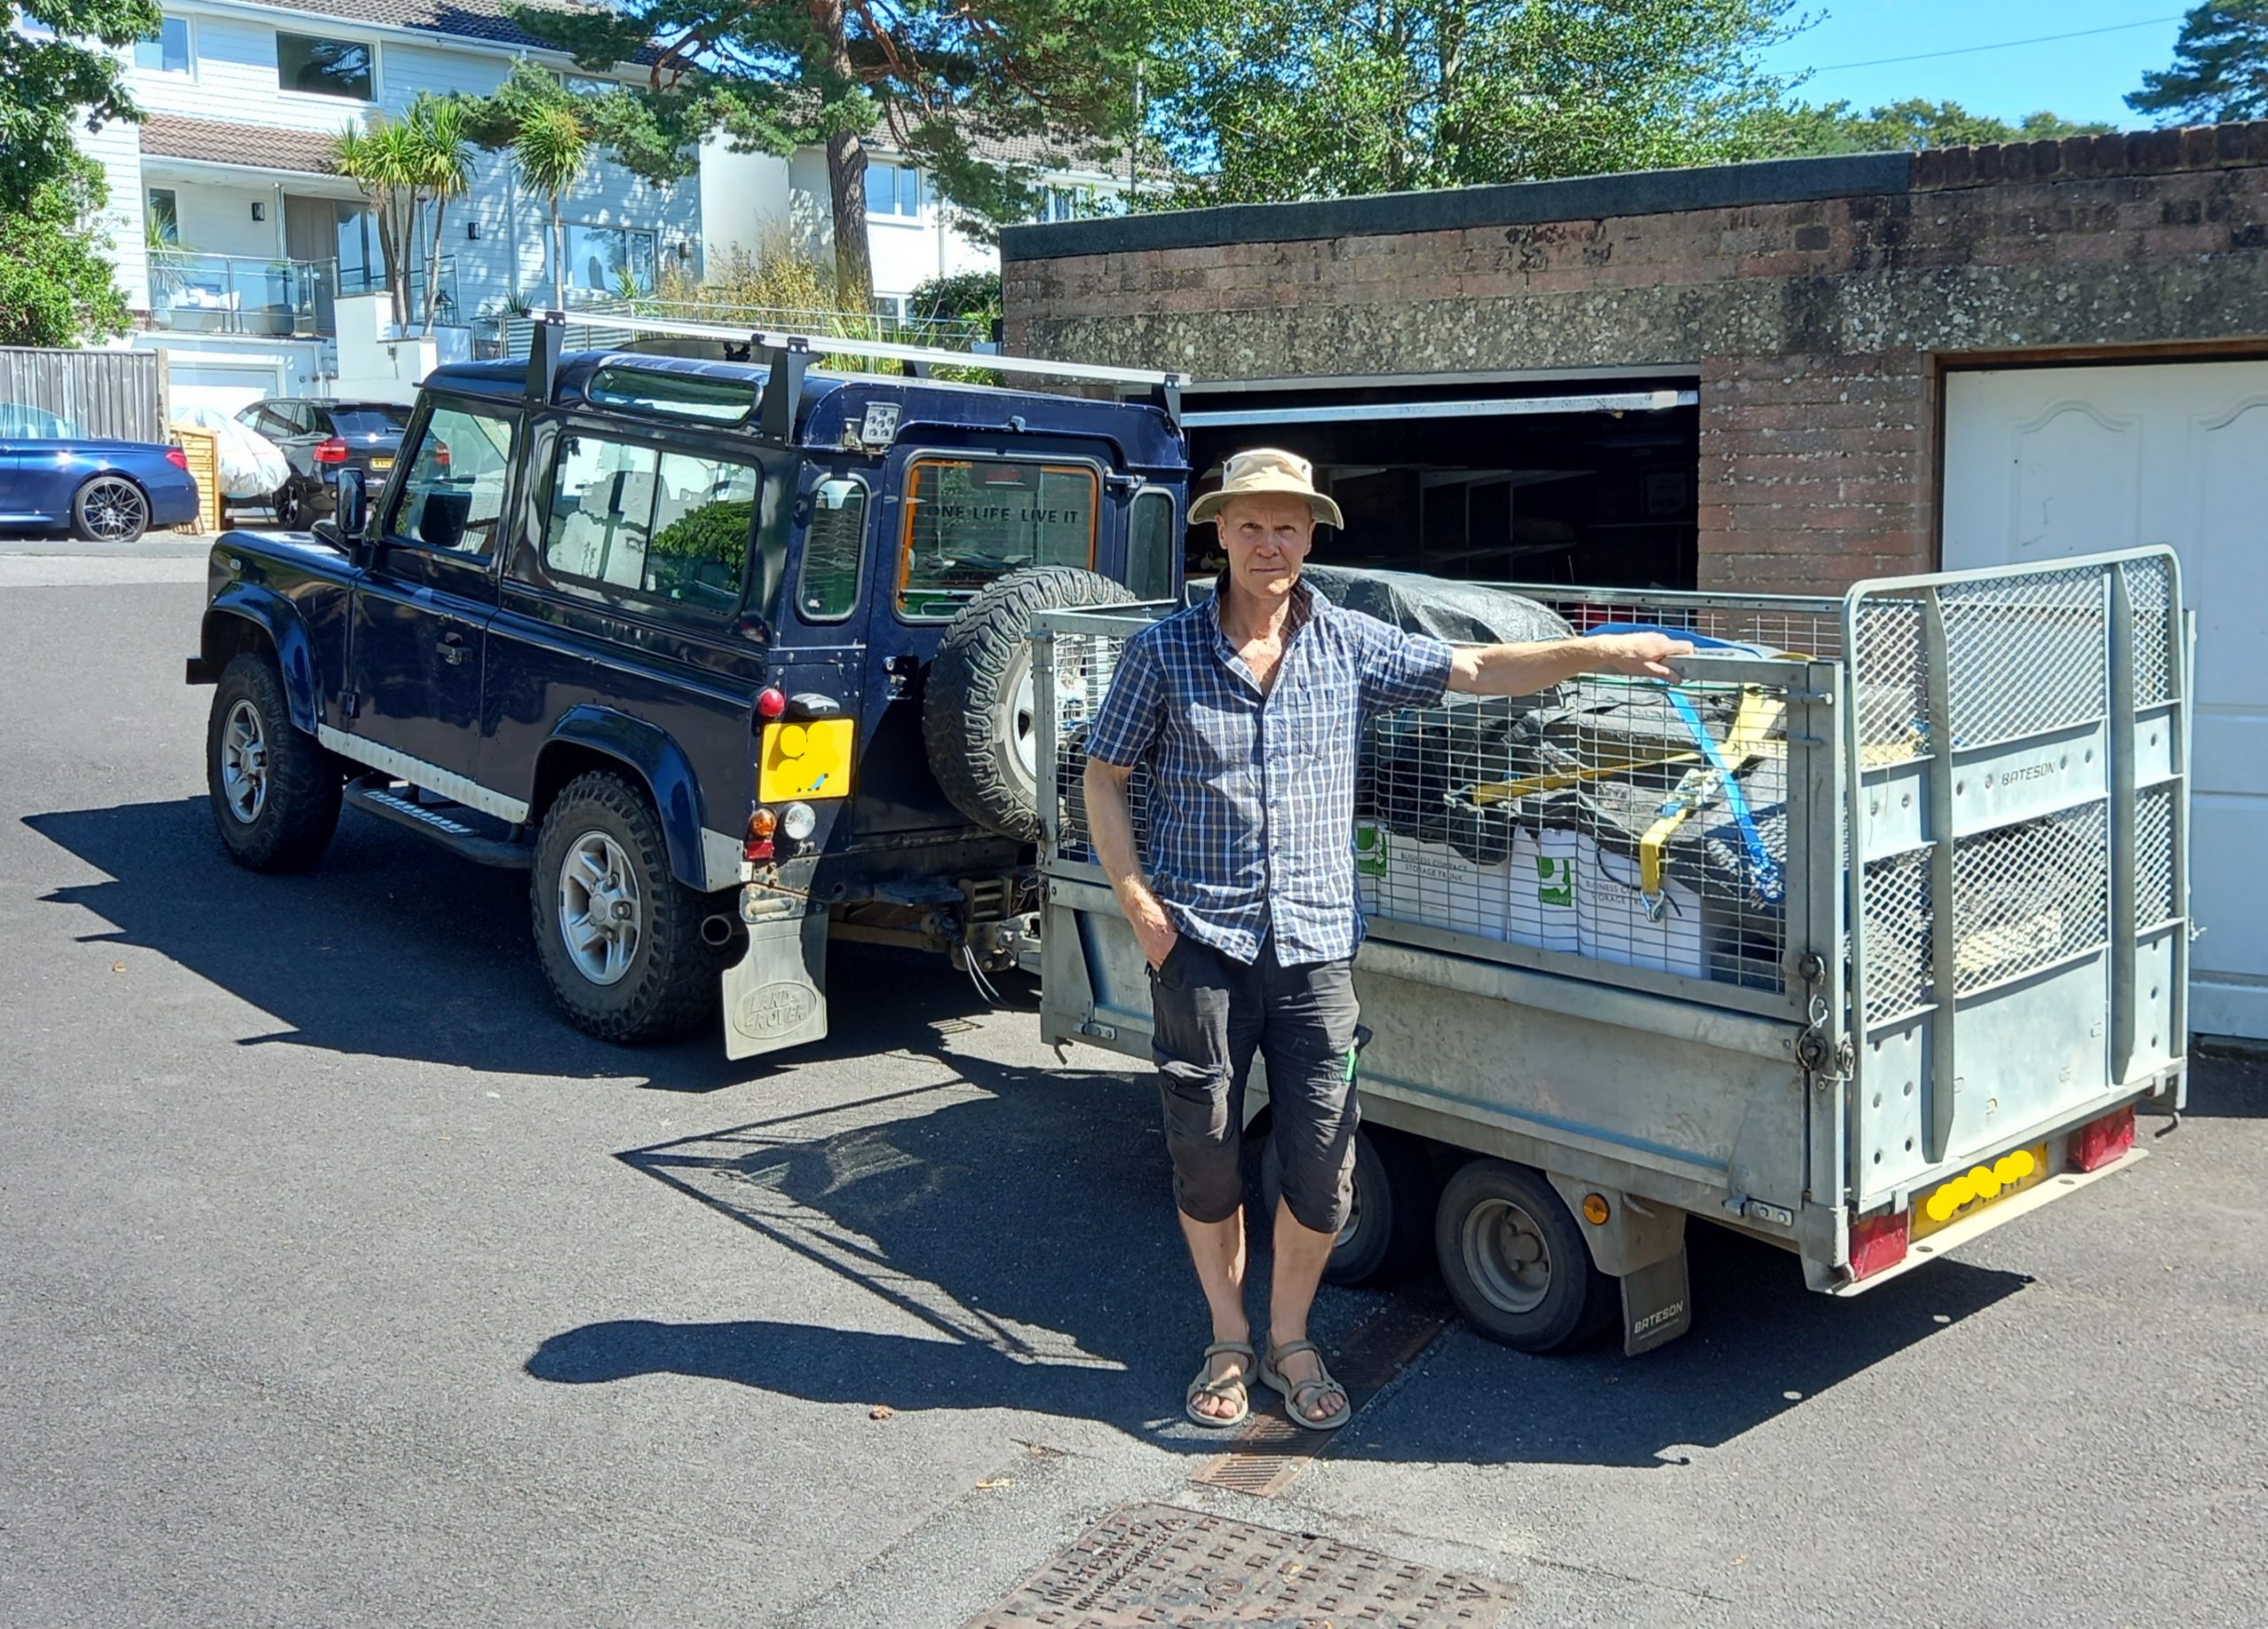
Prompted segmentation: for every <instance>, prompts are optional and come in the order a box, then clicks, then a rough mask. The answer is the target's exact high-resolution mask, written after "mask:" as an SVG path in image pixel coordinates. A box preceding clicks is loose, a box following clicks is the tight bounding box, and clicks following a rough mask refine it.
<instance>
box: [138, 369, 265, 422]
mask: <svg viewBox="0 0 2268 1629" xmlns="http://www.w3.org/2000/svg"><path fill="white" fill-rule="evenodd" d="M168 360H169V361H170V359H168ZM166 392H167V404H168V406H169V407H170V408H171V410H172V411H173V412H175V413H179V412H181V411H182V410H183V409H184V408H187V407H213V408H217V409H218V410H219V411H221V412H222V413H226V414H230V415H233V414H234V413H235V412H236V410H237V408H239V407H248V406H250V405H251V404H252V403H253V402H255V401H259V400H260V399H263V398H265V397H268V396H281V395H283V382H282V379H281V377H280V376H279V374H278V371H277V369H276V365H275V364H274V363H273V362H184V361H173V362H172V365H171V366H170V367H169V368H167V371H166Z"/></svg>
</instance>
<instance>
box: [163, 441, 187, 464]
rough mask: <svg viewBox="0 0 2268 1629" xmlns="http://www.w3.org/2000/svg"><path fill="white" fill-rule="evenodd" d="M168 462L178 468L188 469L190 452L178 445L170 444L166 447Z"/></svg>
mask: <svg viewBox="0 0 2268 1629" xmlns="http://www.w3.org/2000/svg"><path fill="white" fill-rule="evenodd" d="M166 462H167V463H169V464H171V465H172V466H173V467H174V468H175V469H182V470H186V469H188V468H189V454H187V453H184V452H183V451H182V450H181V448H179V447H177V446H169V447H167V449H166Z"/></svg>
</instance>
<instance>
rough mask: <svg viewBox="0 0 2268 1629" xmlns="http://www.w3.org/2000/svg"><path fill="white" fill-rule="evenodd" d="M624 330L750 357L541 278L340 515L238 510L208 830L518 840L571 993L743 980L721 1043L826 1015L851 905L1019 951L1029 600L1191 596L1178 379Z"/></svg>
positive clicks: (997, 962)
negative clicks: (592, 318)
mask: <svg viewBox="0 0 2268 1629" xmlns="http://www.w3.org/2000/svg"><path fill="white" fill-rule="evenodd" d="M608 321H609V323H610V325H612V324H613V323H614V322H615V320H614V319H612V318H610V319H608ZM625 326H628V327H631V328H633V329H635V330H639V331H640V333H641V336H643V335H646V334H649V333H651V332H656V331H658V332H660V333H662V334H664V335H665V336H666V337H665V338H664V339H663V340H661V341H659V342H656V341H654V340H652V339H650V338H642V337H641V341H640V343H641V344H644V345H647V346H648V347H649V351H650V350H651V349H656V348H660V347H661V346H663V345H666V346H668V347H671V348H673V349H676V350H679V351H685V350H703V349H705V350H707V351H708V352H710V353H712V354H718V353H721V354H724V355H727V356H733V355H738V356H753V357H756V358H758V359H760V360H759V361H755V362H750V361H709V360H704V359H703V358H701V357H698V356H688V355H681V354H680V355H659V354H651V353H649V352H647V351H605V352H584V353H576V354H572V355H563V354H562V353H561V349H562V347H561V345H560V336H561V334H562V332H563V322H562V320H561V319H560V318H558V317H557V316H556V315H555V314H554V315H552V316H550V317H548V318H547V319H545V320H543V321H540V322H538V323H537V324H535V326H534V338H533V344H532V350H531V353H530V356H529V358H528V360H527V361H526V363H525V364H524V365H523V364H521V363H519V362H514V361H497V362H475V363H466V364H460V365H454V366H451V367H446V368H439V369H437V370H436V371H435V372H434V373H433V374H432V375H431V376H430V377H429V378H428V379H427V380H426V381H425V384H424V386H423V389H422V391H421V392H420V394H419V397H418V401H417V407H416V415H415V416H414V418H413V420H412V422H411V423H410V426H409V429H408V432H407V434H406V435H405V436H404V438H403V443H402V453H401V456H400V459H399V460H398V461H397V462H396V464H395V467H394V469H393V470H392V474H391V476H390V477H389V478H388V480H387V482H386V485H385V487H384V491H383V493H381V494H380V495H379V496H378V498H377V503H376V505H375V507H372V506H369V505H368V504H366V503H365V501H364V494H363V493H361V489H360V486H359V484H356V483H353V482H349V483H348V485H346V488H345V489H344V490H343V491H342V493H341V502H340V506H339V514H338V520H337V522H336V523H330V522H326V523H322V524H318V525H317V526H316V528H315V530H314V531H313V532H291V533H252V532H245V531H231V532H229V533H227V534H225V535H224V536H222V537H221V539H219V540H218V542H217V543H216V544H215V545H214V549H213V553H212V559H211V578H210V593H209V603H208V605H207V607H206V611H205V615H204V621H203V625H202V628H201V630H200V632H199V636H198V652H197V655H195V656H193V657H192V658H190V662H189V664H188V678H189V680H190V683H192V684H214V685H217V686H218V691H217V693H216V694H215V695H214V702H213V708H212V714H211V722H210V725H209V727H208V730H207V739H206V770H207V777H208V781H209V785H210V790H211V799H212V805H213V818H214V824H215V826H217V827H218V829H219V832H220V836H221V842H222V843H223V844H224V845H225V846H226V848H227V849H228V851H229V854H230V855H231V856H232V857H234V858H235V859H236V860H237V862H238V863H239V864H241V865H245V866H246V867H248V868H250V869H252V870H254V871H286V870H294V869H302V868H305V867H307V866H311V865H314V864H315V862H316V860H317V859H318V858H319V857H321V855H322V852H323V849H324V848H325V846H326V844H327V843H328V842H329V841H330V836H331V834H332V831H333V828H334V826H336V824H337V821H338V811H339V809H340V807H341V806H342V803H352V804H354V805H357V806H359V807H361V809H363V810H364V811H368V812H369V813H371V814H375V815H377V816H380V817H382V818H386V819H390V820H393V821H395V822H397V823H400V824H401V825H404V826H408V827H409V828H410V829H412V830H414V831H417V832H421V833H423V834H425V835H426V836H428V837H430V838H432V839H434V840H436V841H438V842H441V843H442V844H443V845H445V846H447V847H448V848H452V849H455V850H456V851H457V852H458V853H459V854H460V855H462V856H463V857H468V858H470V859H473V860H476V861H479V862H481V863H484V864H487V865H502V866H511V867H517V868H519V869H524V870H527V871H529V872H530V873H532V880H531V886H530V906H531V912H532V922H533V927H534V933H535V941H536V949H537V953H538V956H539V958H540V961H541V964H542V966H543V970H544V973H545V974H546V976H547V977H548V980H549V981H550V983H551V987H552V989H553V990H554V992H555V994H556V996H557V997H558V1000H559V1004H560V1005H561V1006H562V1007H563V1009H564V1010H565V1012H567V1014H568V1016H569V1017H570V1018H571V1020H573V1021H574V1022H575V1023H576V1024H578V1025H579V1026H580V1027H581V1028H584V1029H586V1030H588V1031H589V1032H591V1033H592V1034H594V1035H597V1036H603V1037H605V1038H608V1039H610V1040H620V1041H634V1040H641V1039H645V1038H649V1037H654V1036H663V1035H667V1034H671V1033H674V1032H678V1031H681V1030H683V1029H685V1028H689V1027H691V1026H692V1025H694V1024H695V1023H697V1022H698V1021H699V1020H701V1018H702V1017H703V1014H705V1013H706V1012H708V1011H710V1010H711V1004H712V1003H713V1002H714V1001H715V1000H716V999H717V993H716V981H717V980H718V977H719V975H720V974H721V977H722V982H723V996H724V1012H725V1034H726V1051H728V1052H729V1053H730V1055H732V1056H733V1057H735V1058H743V1057H750V1056H753V1055H756V1054H757V1053H762V1052H767V1051H774V1050H777V1049H778V1048H781V1047H783V1046H788V1045H791V1044H794V1043H799V1042H803V1041H808V1040H813V1039H816V1038H818V1037H819V1036H823V1035H825V1034H826V1033H827V998H826V989H827V983H826V943H827V938H828V936H829V935H830V931H831V932H832V934H833V935H835V936H839V937H846V938H860V939H869V940H880V941H883V942H897V943H906V944H918V945H921V946H925V947H928V948H930V949H934V950H943V951H945V952H947V953H949V954H951V955H952V956H953V957H954V958H956V959H957V960H959V961H961V962H962V963H963V964H964V965H966V966H970V967H972V968H974V969H976V970H978V971H979V973H980V974H981V973H982V971H983V970H988V969H998V968H1002V967H1006V966H1011V965H1013V964H1014V962H1015V960H1016V959H1017V958H1018V952H1019V950H1020V949H1021V948H1022V947H1024V946H1025V945H1027V944H1028V943H1029V938H1030V935H1032V933H1033V932H1034V930H1035V928H1036V924H1037V908H1038V900H1037V891H1036V880H1035V878H1036V873H1035V871H1034V867H1033V847H1032V845H1033V842H1034V841H1035V839H1036V838H1037V835H1038V818H1037V807H1038V798H1037V783H1036V780H1035V775H1036V771H1035V767H1034V757H1033V750H1034V713H1033V696H1032V677H1031V675H1032V658H1031V647H1030V644H1029V639H1028V637H1027V636H1028V632H1029V623H1030V618H1031V616H1032V614H1033V613H1034V612H1035V611H1037V610H1038V609H1044V608H1048V607H1079V606H1100V605H1107V604H1121V603H1125V602H1128V601H1164V600H1169V599H1172V598H1174V597H1175V596H1176V595H1177V593H1179V591H1180V587H1181V581H1180V574H1181V536H1182V516H1183V513H1184V499H1185V493H1186V486H1187V479H1188V470H1187V468H1186V462H1187V461H1186V452H1185V443H1184V440H1183V438H1182V435H1181V432H1180V431H1179V428H1178V426H1177V413H1178V401H1177V396H1178V389H1177V387H1178V383H1179V381H1178V380H1177V378H1176V377H1175V376H1170V375H1158V374H1137V373H1135V372H1133V371H1132V370H1126V369H1113V368H1093V367H1076V366H1073V365H1070V364H1063V363H1053V362H1048V363H1034V362H1030V361H1023V360H1021V359H1014V358H995V357H983V358H975V359H971V358H968V357H962V356H953V355H950V354H947V353H929V352H922V351H919V350H915V349H913V348H911V347H897V346H890V345H874V344H858V343H853V342H843V341H835V340H818V341H806V340H804V339H802V338H799V337H781V336H773V335H762V334H759V335H753V336H751V335H747V334H742V333H740V332H738V331H737V330H718V329H711V328H703V327H702V326H700V325H697V324H683V323H644V322H631V323H625ZM822 349H824V350H828V351H843V352H850V353H866V354H870V355H877V356H882V357H886V358H896V359H897V360H899V361H903V362H905V364H906V370H905V376H882V375H874V374H841V375H834V374H827V373H822V372H819V371H816V370H811V369H809V368H808V364H810V363H811V362H812V361H814V360H815V358H816V356H817V354H818V353H819V351H820V350H822ZM942 362H957V363H959V364H960V365H963V366H968V365H971V364H972V363H974V365H977V366H983V367H988V368H1000V369H1002V370H1004V371H1022V372H1044V373H1047V374H1052V375H1057V376H1068V377H1074V378H1080V377H1084V378H1088V379H1098V380H1102V381H1105V382H1107V383H1111V384H1121V385H1123V384H1141V385H1146V386H1147V387H1149V388H1150V390H1151V392H1152V394H1153V398H1154V399H1153V401H1151V402H1147V403H1145V402H1138V401H1122V400H1094V399H1084V398H1080V397H1074V396H1065V395H1051V394H1045V393H1041V392H1033V391H1021V390H1009V389H1002V388H995V387H990V386H979V385H969V384H948V383H944V382H941V381H937V380H936V379H934V378H931V377H929V376H927V368H928V365H929V364H931V363H942Z"/></svg>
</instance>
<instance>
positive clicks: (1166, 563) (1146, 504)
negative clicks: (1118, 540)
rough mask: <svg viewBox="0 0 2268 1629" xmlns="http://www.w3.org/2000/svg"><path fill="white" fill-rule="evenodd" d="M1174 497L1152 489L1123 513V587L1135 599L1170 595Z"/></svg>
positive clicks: (1154, 488)
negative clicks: (1124, 548) (1124, 529)
mask: <svg viewBox="0 0 2268 1629" xmlns="http://www.w3.org/2000/svg"><path fill="white" fill-rule="evenodd" d="M1175 540H1176V533H1175V530H1174V524H1173V497H1172V494H1170V493H1162V492H1160V491H1159V490H1158V489H1157V488H1156V487H1154V486H1153V487H1151V488H1150V489H1149V490H1148V491H1146V492H1138V493H1135V494H1134V507H1133V508H1130V509H1129V510H1128V511H1127V512H1126V586H1127V589H1128V591H1129V592H1130V593H1132V594H1133V596H1134V597H1135V598H1136V599H1138V600H1163V599H1167V598H1169V597H1170V596H1171V595H1172V593H1173V550H1174V544H1175Z"/></svg>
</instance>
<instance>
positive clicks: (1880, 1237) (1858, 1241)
mask: <svg viewBox="0 0 2268 1629" xmlns="http://www.w3.org/2000/svg"><path fill="white" fill-rule="evenodd" d="M1906 1222H1907V1213H1906V1212H1904V1211H1902V1210H1894V1211H1891V1212H1889V1213H1887V1214H1884V1215H1880V1216H1873V1217H1869V1218H1868V1220H1866V1221H1865V1222H1860V1223H1859V1225H1858V1226H1856V1227H1854V1228H1852V1230H1851V1278H1852V1282H1853V1283H1856V1282H1857V1281H1858V1280H1859V1279H1861V1278H1871V1277H1872V1276H1874V1275H1875V1274H1876V1273H1879V1272H1882V1271H1883V1270H1884V1269H1885V1268H1892V1267H1896V1266H1897V1265H1898V1264H1899V1262H1900V1261H1904V1260H1906Z"/></svg>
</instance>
